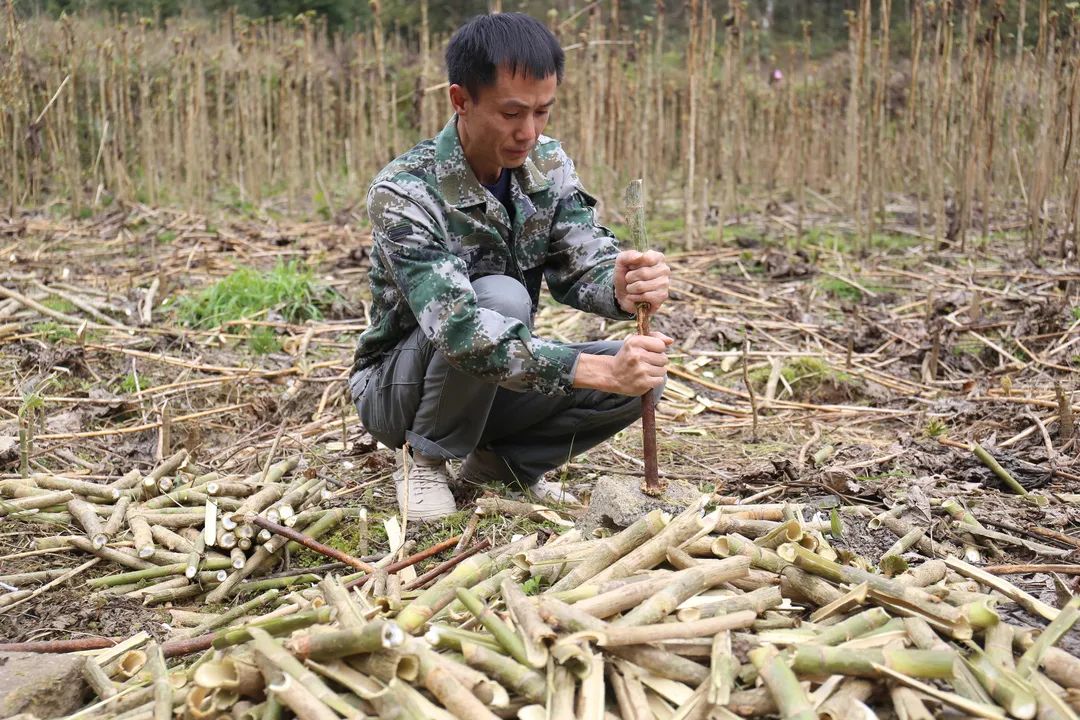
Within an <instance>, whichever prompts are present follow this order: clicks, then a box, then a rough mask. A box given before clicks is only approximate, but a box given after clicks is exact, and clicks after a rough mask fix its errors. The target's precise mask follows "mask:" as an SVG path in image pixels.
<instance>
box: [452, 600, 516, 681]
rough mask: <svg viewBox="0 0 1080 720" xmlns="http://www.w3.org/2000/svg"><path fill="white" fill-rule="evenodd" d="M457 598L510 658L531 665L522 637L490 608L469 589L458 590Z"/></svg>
mask: <svg viewBox="0 0 1080 720" xmlns="http://www.w3.org/2000/svg"><path fill="white" fill-rule="evenodd" d="M457 597H458V600H460V601H461V603H462V604H463V605H464V606H465V608H466V609H467V610H468V611H469V612H470V613H472V614H473V616H474V617H475V618H476V619H477V620H479V621H480V624H481V625H483V626H484V628H486V629H487V631H488V632H489V633H491V635H492V637H494V638H495V640H496V642H498V643H499V645H500V646H502V648H503V649H504V650H506V652H508V653H510V657H512V658H514V659H515V660H517V661H518V662H519V663H521V664H522V665H526V666H528V665H529V658H528V654H527V653H526V652H525V643H524V641H523V640H522V639H521V637H520V636H518V634H517V633H516V632H514V629H513V628H511V627H510V626H509V625H507V624H506V623H505V622H503V621H502V619H501V618H499V616H498V615H496V614H495V612H494V611H493V610H492V609H491V608H490V607H487V606H485V605H484V604H483V603H482V602H480V600H479V599H478V598H477V597H476V596H475V595H473V594H472V593H471V592H470V591H469V589H468V588H463V587H459V588H457Z"/></svg>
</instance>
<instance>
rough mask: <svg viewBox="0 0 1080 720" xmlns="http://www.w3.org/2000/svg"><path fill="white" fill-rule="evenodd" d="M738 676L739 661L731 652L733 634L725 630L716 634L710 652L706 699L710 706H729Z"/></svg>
mask: <svg viewBox="0 0 1080 720" xmlns="http://www.w3.org/2000/svg"><path fill="white" fill-rule="evenodd" d="M738 674H739V661H738V660H736V659H735V656H734V654H733V653H732V650H731V632H730V631H728V630H723V631H721V632H718V633H716V635H715V636H713V640H712V648H711V650H710V652H709V686H708V689H707V691H706V698H707V700H708V702H709V704H710V705H713V706H721V707H723V706H725V705H727V704H728V702H729V701H730V700H731V689H732V687H733V686H734V683H735V677H736V676H737V675H738Z"/></svg>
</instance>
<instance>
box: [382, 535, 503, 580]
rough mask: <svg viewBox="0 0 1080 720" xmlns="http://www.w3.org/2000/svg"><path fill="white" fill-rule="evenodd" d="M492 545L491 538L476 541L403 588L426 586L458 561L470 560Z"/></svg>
mask: <svg viewBox="0 0 1080 720" xmlns="http://www.w3.org/2000/svg"><path fill="white" fill-rule="evenodd" d="M490 545H491V541H490V540H488V539H486V538H485V539H483V540H481V541H480V542H478V543H476V544H475V545H473V546H472V547H471V548H469V549H468V550H466V551H465V552H463V553H460V554H458V555H455V556H454V557H452V558H450V559H449V560H447V561H446V562H443V563H439V564H438V565H436V566H435V567H433V568H432V569H431V570H428V571H427V572H426V573H424V574H423V575H421V576H420V577H418V578H416V579H415V580H413V581H412V582H411V583H409V584H408V585H406V586H405V587H403V588H402V590H415V589H416V588H421V587H424V585H427V584H428V583H429V582H431V581H432V580H434V579H435V578H437V577H439V576H440V575H442V574H443V573H444V572H446V571H447V570H449V569H451V568H453V567H454V566H455V565H457V564H458V563H460V562H463V561H465V560H468V559H469V558H471V557H472V556H473V555H475V554H476V553H478V552H480V551H482V550H486V549H487V548H488V547H489V546H490Z"/></svg>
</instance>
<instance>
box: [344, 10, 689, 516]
mask: <svg viewBox="0 0 1080 720" xmlns="http://www.w3.org/2000/svg"><path fill="white" fill-rule="evenodd" d="M446 63H447V69H448V74H449V80H450V91H449V92H450V101H451V103H452V104H453V107H454V113H455V114H454V117H453V118H452V119H451V120H450V122H449V123H447V125H446V127H445V128H444V129H443V130H442V132H441V133H440V134H439V135H438V137H436V138H434V139H433V140H427V141H425V142H422V143H420V144H419V145H417V146H416V147H414V148H413V149H412V150H410V151H408V152H407V153H405V154H404V155H402V156H401V157H399V158H397V159H396V160H394V161H393V162H391V163H390V164H389V165H387V166H386V167H385V168H383V170H382V171H381V172H380V173H379V174H378V176H376V178H375V180H374V182H373V183H372V186H371V189H370V190H369V192H368V197H367V204H368V213H369V215H370V218H371V224H372V236H373V243H374V245H373V249H372V252H371V263H372V267H371V273H370V282H371V293H372V312H371V326H370V327H369V328H368V329H367V330H366V331H365V332H364V333H363V334H362V335H361V336H360V341H359V346H358V348H357V350H356V356H355V364H354V373H353V375H352V377H351V379H350V386H351V391H352V397H353V401H354V402H355V403H356V404H357V408H358V410H359V412H360V417H361V420H362V421H363V424H364V426H365V427H366V428H367V430H368V431H369V432H370V433H371V434H372V435H373V436H374V437H375V438H376V439H378V440H379V441H380V442H382V443H383V444H385V445H387V446H389V447H392V448H400V447H403V446H404V445H405V444H406V443H407V444H408V446H409V448H410V450H411V453H412V460H411V462H410V463H407V465H408V466H409V467H408V468H407V469H408V472H405V471H404V470H405V468H399V470H398V472H397V473H395V476H394V479H395V484H396V486H397V499H398V504H399V506H400V507H401V509H402V512H405V513H406V514H407V516H408V518H409V519H410V520H431V519H435V518H439V517H443V516H445V515H448V514H450V513H452V512H454V511H455V509H456V508H455V505H454V498H453V495H452V494H451V492H450V489H449V486H448V474H447V467H446V464H447V463H446V461H447V460H449V459H464V463H463V465H462V467H461V475H462V476H463V478H465V479H466V480H470V481H475V482H493V481H494V482H504V483H510V484H519V485H525V486H528V487H529V488H530V489H531V490H532V491H533V493H534V494H536V495H537V496H538V497H540V498H542V499H560V498H561V499H563V500H567V501H573V498H572V497H571V496H569V495H568V494H565V493H562V494H560V492H559V490H560V488H559V486H558V485H557V484H555V483H549V482H547V481H545V480H544V479H543V476H544V473H545V472H547V471H548V470H551V469H553V468H556V467H558V466H559V465H561V464H562V463H564V462H566V461H567V460H568V459H569V458H570V457H571V456H573V455H576V454H578V453H581V452H583V451H585V450H588V449H589V448H590V447H593V446H595V445H596V444H598V443H600V442H603V441H604V440H606V439H607V438H609V437H611V436H612V435H614V434H615V433H616V432H618V431H619V430H620V429H622V428H624V427H626V426H627V425H629V424H630V423H632V422H634V420H636V419H637V418H638V417H639V416H640V408H641V403H640V401H639V399H638V397H639V396H640V395H642V394H644V393H646V392H649V391H655V392H656V394H659V391H660V390H659V389H660V388H661V386H662V385H663V383H664V378H665V373H666V369H665V365H666V364H667V358H666V355H665V349H666V347H667V346H668V345H670V344H671V339H670V338H668V337H666V336H664V335H662V334H659V333H653V334H652V335H651V336H648V337H642V336H634V337H632V338H630V339H629V340H627V341H626V342H625V343H620V342H593V343H582V344H577V345H564V344H558V343H554V342H549V341H547V340H543V339H541V338H538V337H536V336H534V335H533V334H532V332H531V331H530V327H531V324H532V318H533V315H534V314H535V312H536V309H537V303H538V299H539V293H540V283H541V280H542V279H546V280H547V284H548V288H549V289H550V290H551V293H552V295H553V296H554V297H555V299H556V300H558V301H559V302H562V303H565V304H567V305H571V306H573V307H575V308H578V309H580V310H585V311H588V312H592V313H596V314H599V315H603V316H605V317H609V318H613V319H629V318H631V317H632V316H633V315H632V314H633V312H634V309H635V307H636V305H637V303H641V302H643V303H648V305H649V306H650V308H651V310H652V311H655V310H656V309H658V308H659V307H660V306H661V304H662V303H663V302H664V301H665V300H666V299H667V296H668V276H669V269H668V266H667V265H666V264H665V262H664V257H663V255H662V254H660V253H658V252H647V253H640V252H636V251H629V252H622V253H620V252H619V251H618V247H617V245H616V241H615V238H614V236H613V235H612V234H611V232H610V231H609V230H608V229H607V228H604V227H602V226H600V225H598V224H596V219H595V213H594V210H593V206H594V205H595V200H594V199H593V198H592V197H591V196H589V195H588V194H586V192H585V191H584V189H582V187H581V183H580V181H579V180H578V177H577V174H576V173H575V172H574V166H573V163H572V162H571V161H570V159H569V158H568V157H567V156H566V154H565V153H564V152H563V150H562V149H561V148H560V146H559V143H558V142H556V141H555V140H553V139H551V138H548V137H545V136H543V135H541V132H542V131H543V129H544V126H545V125H546V123H547V120H548V116H549V115H550V113H551V109H552V106H553V105H554V104H555V91H556V87H557V86H558V83H559V82H560V81H561V79H562V73H563V51H562V49H561V48H560V47H559V44H558V41H557V40H556V39H555V37H554V36H553V35H552V34H551V33H550V32H549V31H548V30H547V28H546V27H544V25H543V24H541V23H540V22H538V21H536V20H534V19H533V18H530V17H528V16H527V15H522V14H518V13H502V14H496V15H488V16H480V17H476V18H474V19H472V20H470V21H469V22H468V23H466V24H465V25H464V26H463V27H461V28H460V29H459V30H458V31H457V33H455V35H454V36H453V38H452V39H451V40H450V44H449V46H448V47H447V50H446Z"/></svg>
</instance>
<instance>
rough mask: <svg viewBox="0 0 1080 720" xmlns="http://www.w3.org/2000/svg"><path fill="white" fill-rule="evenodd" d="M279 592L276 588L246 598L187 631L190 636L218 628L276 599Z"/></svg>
mask: <svg viewBox="0 0 1080 720" xmlns="http://www.w3.org/2000/svg"><path fill="white" fill-rule="evenodd" d="M280 594H281V591H280V590H276V589H274V590H267V591H266V592H264V593H263V594H262V595H259V596H258V597H256V598H253V599H251V600H248V601H247V602H246V603H241V604H240V605H237V606H236V607H234V608H232V609H231V610H228V611H226V612H224V613H222V614H221V615H218V616H216V617H215V618H214V619H212V620H208V621H206V622H204V623H202V624H200V625H197V626H195V627H193V628H192V629H191V630H190V631H189V635H192V636H195V635H202V634H203V633H208V632H210V631H211V630H215V629H217V628H219V627H221V626H223V625H228V624H229V623H231V622H232V621H234V620H237V619H239V618H242V617H244V616H245V615H247V614H249V613H250V612H251V611H252V610H254V609H256V608H260V607H262V606H263V605H267V604H269V603H271V602H273V601H274V600H276V599H277V597H278V595H280Z"/></svg>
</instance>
